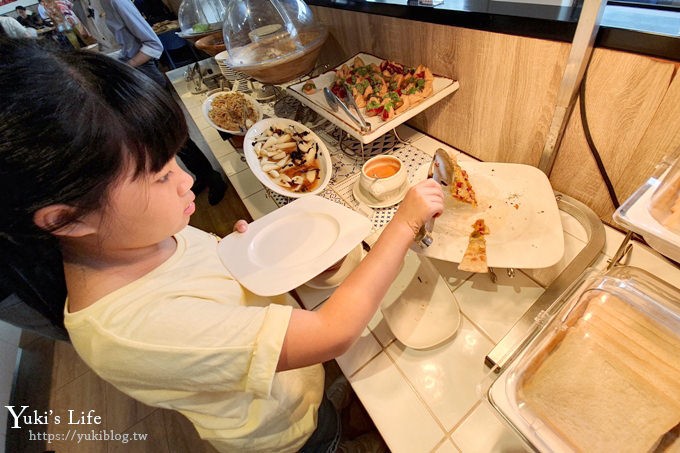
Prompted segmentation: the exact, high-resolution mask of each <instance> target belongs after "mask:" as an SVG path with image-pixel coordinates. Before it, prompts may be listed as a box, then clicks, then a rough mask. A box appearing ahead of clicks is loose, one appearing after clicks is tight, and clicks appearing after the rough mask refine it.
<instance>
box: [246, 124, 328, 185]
mask: <svg viewBox="0 0 680 453" xmlns="http://www.w3.org/2000/svg"><path fill="white" fill-rule="evenodd" d="M277 125H280V126H283V127H285V126H295V127H296V128H297V129H298V130H300V129H301V130H303V131H307V132H309V134H310V136H311V137H312V138H313V139H314V141H315V142H316V143H317V144H318V145H319V156H318V159H319V166H320V167H321V171H320V173H319V178H320V179H321V181H320V182H319V184H318V185H317V186H316V187H315V188H314V190H312V191H310V192H293V191H290V190H287V189H286V188H284V187H281V186H279V185H278V184H276V183H275V182H274V181H273V180H272V179H271V178H270V177H269V175H268V174H267V173H265V172H264V171H263V170H262V167H261V166H260V160H259V158H258V157H257V154H255V150H254V148H253V146H254V145H253V140H255V138H257V137H258V136H260V135H262V134H263V133H264V132H265V131H266V130H267V129H269V128H270V127H271V126H277ZM243 154H244V155H245V156H246V162H247V163H248V166H250V169H251V170H252V172H253V173H254V174H255V176H256V177H257V179H259V180H260V182H261V183H262V184H263V185H264V186H265V187H267V188H268V189H270V190H272V191H273V192H276V193H278V194H280V195H284V196H286V197H291V198H299V197H303V196H305V195H316V194H318V193H321V192H322V191H323V190H324V189H325V188H326V186H327V185H328V183H329V182H330V180H331V175H332V173H333V162H332V161H331V153H330V152H329V151H328V148H326V145H325V144H324V142H323V141H322V140H321V139H320V138H319V136H318V135H316V134H315V133H314V132H313V131H312V130H311V129H309V128H308V127H307V126H305V125H304V124H302V123H298V122H297V121H293V120H289V119H284V118H266V119H263V120H262V121H258V122H257V123H256V124H254V125H253V126H252V127H251V128H250V129H249V130H248V133H247V134H246V136H245V138H244V139H243Z"/></svg>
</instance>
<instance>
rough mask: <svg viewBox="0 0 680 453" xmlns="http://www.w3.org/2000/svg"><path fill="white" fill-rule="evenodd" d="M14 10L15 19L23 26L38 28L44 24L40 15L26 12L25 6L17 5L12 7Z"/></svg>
mask: <svg viewBox="0 0 680 453" xmlns="http://www.w3.org/2000/svg"><path fill="white" fill-rule="evenodd" d="M14 10H15V11H16V12H17V21H19V23H20V24H21V25H23V26H24V27H30V28H35V29H38V28H42V27H44V26H45V25H44V24H43V21H42V19H41V18H40V16H39V15H37V14H28V12H27V11H26V7H24V6H21V5H19V6H17V7H16V8H14Z"/></svg>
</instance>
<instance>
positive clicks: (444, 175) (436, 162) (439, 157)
mask: <svg viewBox="0 0 680 453" xmlns="http://www.w3.org/2000/svg"><path fill="white" fill-rule="evenodd" d="M427 177H428V179H429V178H432V179H434V180H435V181H437V182H438V183H439V184H441V185H442V186H444V187H450V186H451V184H452V183H453V165H452V164H451V158H450V157H449V156H448V154H446V151H444V150H443V149H441V148H439V149H437V151H435V152H434V156H433V157H432V162H430V168H429V169H428V171H427ZM433 229H434V218H432V219H430V220H429V221H427V223H425V225H423V226H422V227H420V230H419V231H418V234H416V238H415V241H416V242H417V243H418V245H420V246H421V247H422V248H425V247H429V246H430V245H431V244H432V241H433V238H432V230H433Z"/></svg>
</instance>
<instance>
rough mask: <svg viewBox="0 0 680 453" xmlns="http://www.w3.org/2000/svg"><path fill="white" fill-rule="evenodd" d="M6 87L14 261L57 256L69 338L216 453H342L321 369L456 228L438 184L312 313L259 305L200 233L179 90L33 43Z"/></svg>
mask: <svg viewBox="0 0 680 453" xmlns="http://www.w3.org/2000/svg"><path fill="white" fill-rule="evenodd" d="M26 73H30V74H33V76H34V77H35V78H36V79H37V80H41V81H43V83H40V84H36V85H35V86H34V85H28V84H26V83H24V82H25V80H24V78H23V77H24V74H26ZM0 87H1V88H2V90H3V93H5V96H6V97H7V102H4V103H1V104H0V124H2V125H3V126H2V127H1V128H0V176H2V177H0V193H2V194H3V197H0V211H2V212H3V214H4V215H3V216H0V246H1V242H2V241H4V242H12V243H13V244H17V245H18V246H21V247H25V248H26V249H29V250H30V249H33V248H37V247H40V246H42V247H55V246H57V245H58V247H59V250H60V252H61V254H62V256H63V272H64V277H65V281H66V287H67V290H68V299H67V301H66V304H65V307H64V324H65V326H66V329H67V330H68V333H69V335H70V338H71V342H72V344H73V347H74V348H75V350H76V352H77V353H78V354H79V355H80V356H81V358H82V359H83V360H84V361H85V363H86V364H87V365H88V366H89V367H91V368H92V369H93V370H94V371H95V372H96V373H97V374H98V375H99V376H100V377H102V378H103V379H104V380H106V381H108V382H110V383H111V384H113V385H114V386H115V387H116V388H117V389H119V390H121V391H122V392H124V393H126V394H127V395H129V396H131V397H133V398H135V399H137V400H139V401H142V402H143V403H145V404H148V405H151V406H154V407H162V408H166V409H173V410H177V411H179V412H181V413H182V414H184V415H185V416H186V417H187V418H188V419H189V420H191V421H192V422H193V423H194V426H195V428H196V430H197V431H198V433H199V434H200V436H201V437H202V438H204V439H206V440H208V441H210V442H211V443H212V445H213V446H214V447H215V448H216V449H218V450H219V451H223V452H227V451H229V452H234V451H250V452H255V451H262V452H272V451H275V452H295V451H301V452H333V451H335V450H336V447H337V444H338V438H339V436H340V433H341V428H340V421H339V418H338V414H337V412H336V410H335V409H334V408H333V406H332V403H331V402H330V401H329V400H328V398H327V397H325V396H324V390H323V389H324V371H323V367H322V366H321V365H320V364H321V363H322V362H324V361H328V360H331V359H333V358H335V357H337V356H338V355H341V354H343V353H345V352H346V351H347V350H348V349H349V348H350V347H351V345H352V344H353V343H354V342H355V341H356V340H357V339H358V338H359V336H360V335H361V333H362V332H363V331H364V329H365V328H366V325H367V324H368V322H369V320H370V319H371V318H372V317H373V316H374V314H375V312H376V310H377V309H378V307H379V306H380V303H381V301H382V299H383V297H384V296H385V294H386V292H387V290H388V288H389V286H390V285H391V283H392V282H393V280H394V279H395V277H396V276H397V274H398V272H399V270H400V267H401V265H402V262H403V260H404V256H405V254H406V252H407V251H408V250H409V247H410V246H411V244H413V241H414V238H415V235H416V233H417V231H418V230H419V228H420V227H422V226H423V225H424V224H425V222H427V221H428V220H429V219H431V218H432V217H433V216H436V215H439V214H440V213H441V212H442V210H443V208H444V195H443V192H442V188H441V186H440V185H439V184H438V183H436V182H435V181H433V180H432V179H427V180H425V181H421V182H420V183H418V184H416V185H415V186H413V187H412V188H410V189H409V191H408V192H407V194H406V196H405V198H404V200H403V201H402V202H401V203H400V205H399V208H398V210H397V211H396V213H395V214H394V216H393V218H392V220H391V221H390V222H389V223H388V224H387V225H386V226H385V228H384V230H383V231H382V233H381V234H380V238H379V239H378V240H377V241H376V242H375V244H374V245H373V247H372V249H371V251H370V252H369V253H368V254H367V256H366V257H365V258H364V259H363V260H362V261H361V263H360V264H359V266H358V267H357V269H356V270H355V271H354V272H352V273H351V274H350V275H349V276H348V277H347V279H346V280H345V281H344V282H343V283H342V284H341V285H340V286H339V287H338V288H337V289H336V290H335V291H334V292H333V294H332V295H331V296H330V298H329V299H328V300H327V301H326V302H325V303H324V304H323V305H322V306H321V307H320V308H319V309H318V310H315V311H307V310H303V309H299V308H294V307H293V306H291V305H288V304H279V303H276V300H274V299H271V298H263V297H258V296H256V295H255V294H253V293H250V292H249V291H246V290H245V289H244V288H243V287H242V286H240V284H239V283H238V282H237V281H236V280H234V279H233V277H231V275H230V274H229V271H228V270H227V269H226V268H225V267H224V265H223V264H222V262H221V260H220V258H219V256H218V253H217V245H218V238H216V237H215V236H213V235H211V234H208V233H206V232H203V231H201V230H198V229H196V228H193V227H191V226H188V223H189V218H190V216H191V215H192V213H193V212H194V210H195V206H194V202H193V200H194V195H193V193H192V192H191V191H190V187H191V185H192V178H191V177H190V176H189V175H188V174H187V173H186V172H184V171H183V170H182V168H181V167H180V166H179V165H178V164H177V162H176V160H175V154H176V152H177V151H178V150H179V149H180V148H181V146H182V144H183V143H184V140H185V138H186V135H187V128H186V122H185V119H184V116H183V114H182V111H181V109H180V108H179V106H178V105H177V104H176V103H175V102H174V100H173V99H172V97H171V96H170V94H169V93H168V91H167V90H164V89H163V88H161V87H160V86H159V85H158V84H156V83H154V82H152V80H151V79H149V78H148V77H145V76H143V75H142V73H141V72H140V71H136V70H133V69H132V68H131V67H130V66H129V65H126V64H122V63H121V62H119V61H116V60H115V59H112V58H109V57H106V56H104V55H101V54H98V53H90V52H64V51H59V52H56V51H54V52H53V51H48V50H45V49H42V48H41V47H40V46H38V45H36V44H31V43H30V42H28V41H26V40H21V41H19V40H14V41H11V42H0ZM7 87H12V89H11V90H8V89H7ZM237 227H238V232H235V233H234V234H242V232H245V231H246V229H247V225H244V224H243V222H240V225H237ZM281 240H282V241H285V240H286V238H285V237H283V238H281ZM9 258H12V257H9ZM26 264H29V263H25V264H24V265H26ZM55 273H57V272H55ZM35 283H36V284H38V285H39V284H40V281H37V282H35Z"/></svg>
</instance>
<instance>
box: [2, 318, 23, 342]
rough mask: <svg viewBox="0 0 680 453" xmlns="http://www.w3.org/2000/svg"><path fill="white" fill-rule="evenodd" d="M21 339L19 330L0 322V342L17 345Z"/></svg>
mask: <svg viewBox="0 0 680 453" xmlns="http://www.w3.org/2000/svg"><path fill="white" fill-rule="evenodd" d="M20 338H21V329H20V328H18V327H17V326H13V325H12V324H8V323H6V322H5V321H0V341H5V342H7V343H9V344H13V345H18V344H19V339H20Z"/></svg>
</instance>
